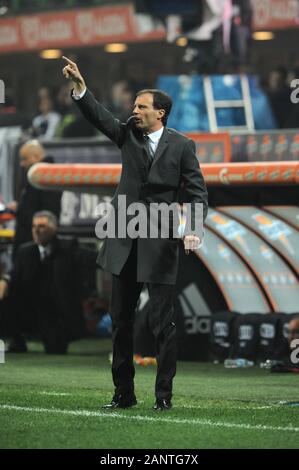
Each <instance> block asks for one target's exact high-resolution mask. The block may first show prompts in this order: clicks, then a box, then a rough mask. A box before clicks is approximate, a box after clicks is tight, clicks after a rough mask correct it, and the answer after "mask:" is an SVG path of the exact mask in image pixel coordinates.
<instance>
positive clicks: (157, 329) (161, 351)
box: [110, 241, 177, 399]
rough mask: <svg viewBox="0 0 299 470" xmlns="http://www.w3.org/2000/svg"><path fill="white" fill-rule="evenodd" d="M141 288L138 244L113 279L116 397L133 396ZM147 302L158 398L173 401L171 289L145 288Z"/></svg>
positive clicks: (173, 344)
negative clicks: (136, 325)
mask: <svg viewBox="0 0 299 470" xmlns="http://www.w3.org/2000/svg"><path fill="white" fill-rule="evenodd" d="M142 287H143V283H140V282H137V243H136V241H134V242H133V246H132V250H131V252H130V255H129V257H128V260H127V262H126V264H125V266H124V267H123V269H122V271H121V273H120V275H118V276H117V275H113V276H112V296H111V305H110V313H111V317H112V324H113V331H112V341H113V361H112V377H113V382H114V385H115V393H117V394H119V393H120V394H123V395H128V394H133V393H134V376H135V369H134V364H133V327H134V318H135V309H136V306H137V302H138V299H139V296H140V293H141V290H142ZM147 287H148V291H149V299H150V300H149V302H150V327H151V330H152V332H153V334H154V337H155V340H156V358H157V376H156V384H155V395H156V397H157V398H169V399H170V398H171V397H172V382H173V378H174V376H175V373H176V356H177V344H176V327H175V322H174V308H173V301H174V289H175V286H174V285H168V284H153V283H150V284H147Z"/></svg>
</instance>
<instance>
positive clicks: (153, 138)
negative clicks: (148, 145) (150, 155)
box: [147, 127, 164, 143]
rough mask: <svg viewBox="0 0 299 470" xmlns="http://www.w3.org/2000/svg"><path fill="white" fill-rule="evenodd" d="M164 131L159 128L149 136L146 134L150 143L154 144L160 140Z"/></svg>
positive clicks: (162, 128)
mask: <svg viewBox="0 0 299 470" xmlns="http://www.w3.org/2000/svg"><path fill="white" fill-rule="evenodd" d="M163 131H164V127H161V129H159V130H158V131H155V132H151V134H147V136H148V138H149V139H150V140H151V142H153V143H156V142H158V140H160V138H161V136H162V134H163Z"/></svg>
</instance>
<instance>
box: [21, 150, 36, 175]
mask: <svg viewBox="0 0 299 470" xmlns="http://www.w3.org/2000/svg"><path fill="white" fill-rule="evenodd" d="M39 160H40V159H39V157H38V156H37V154H36V153H35V152H34V151H33V150H32V147H29V146H28V147H22V148H21V150H20V166H21V167H22V168H25V170H29V168H30V167H31V166H32V165H34V163H37V162H38V161H39Z"/></svg>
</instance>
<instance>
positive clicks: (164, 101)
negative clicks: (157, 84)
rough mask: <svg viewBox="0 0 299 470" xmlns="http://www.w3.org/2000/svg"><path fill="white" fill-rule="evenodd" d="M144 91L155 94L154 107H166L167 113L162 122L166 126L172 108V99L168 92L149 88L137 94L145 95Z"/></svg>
mask: <svg viewBox="0 0 299 470" xmlns="http://www.w3.org/2000/svg"><path fill="white" fill-rule="evenodd" d="M144 93H150V94H151V95H153V107H154V109H164V111H165V114H164V116H163V118H162V123H163V125H164V126H166V124H167V119H168V116H169V114H170V111H171V108H172V99H171V98H170V96H169V95H167V93H165V92H164V91H162V90H158V89H157V88H148V89H144V90H140V91H138V93H137V94H136V96H139V95H143V94H144Z"/></svg>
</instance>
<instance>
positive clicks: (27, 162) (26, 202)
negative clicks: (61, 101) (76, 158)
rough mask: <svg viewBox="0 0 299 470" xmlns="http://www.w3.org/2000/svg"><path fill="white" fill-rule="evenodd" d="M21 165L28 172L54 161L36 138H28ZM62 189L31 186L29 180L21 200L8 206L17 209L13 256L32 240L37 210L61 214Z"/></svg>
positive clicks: (23, 146)
mask: <svg viewBox="0 0 299 470" xmlns="http://www.w3.org/2000/svg"><path fill="white" fill-rule="evenodd" d="M19 159H20V166H21V168H23V169H24V170H25V172H26V173H27V172H28V170H29V169H30V168H31V166H32V165H34V164H35V163H53V159H52V158H51V157H46V155H45V149H44V147H43V146H42V145H41V143H40V142H39V141H38V140H36V139H32V140H28V141H27V142H26V143H24V144H23V145H22V146H21V148H20V150H19ZM60 200H61V191H44V190H41V189H37V188H34V187H33V186H31V184H30V183H29V181H27V178H26V182H25V184H24V187H23V189H22V192H21V195H20V198H19V201H18V202H16V201H11V202H9V203H8V204H7V207H9V208H11V209H13V210H15V211H16V231H15V237H14V245H13V248H14V250H13V258H15V254H16V251H17V249H18V247H19V246H20V245H21V244H22V243H25V242H29V241H31V240H32V230H31V224H32V217H33V214H34V213H35V212H37V211H41V210H48V211H50V212H53V213H54V214H55V215H56V217H57V218H59V215H60Z"/></svg>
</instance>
